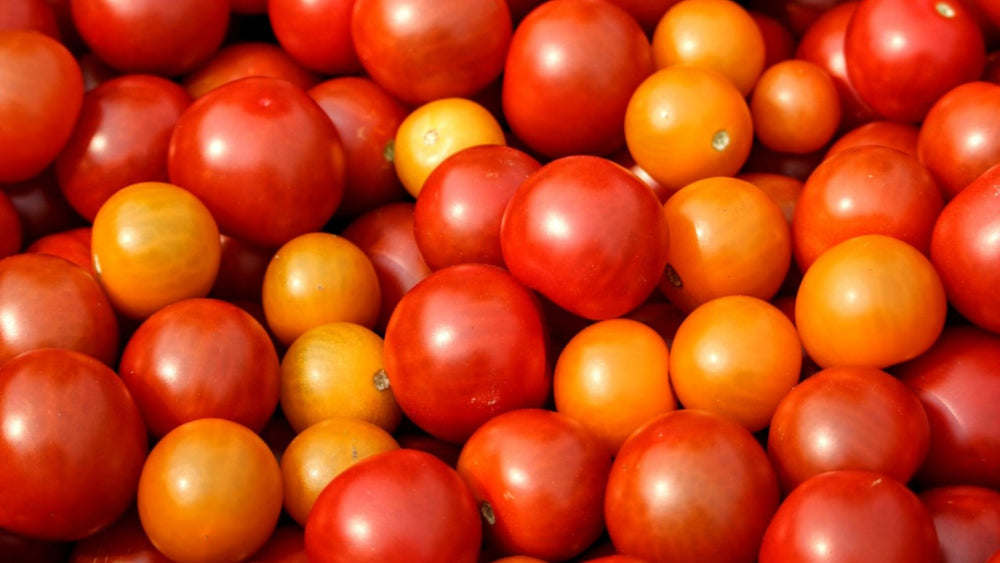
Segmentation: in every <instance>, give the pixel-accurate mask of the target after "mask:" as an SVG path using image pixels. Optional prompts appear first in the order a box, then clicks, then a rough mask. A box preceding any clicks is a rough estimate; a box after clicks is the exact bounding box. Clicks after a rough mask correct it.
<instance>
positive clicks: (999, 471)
mask: <svg viewBox="0 0 1000 563" xmlns="http://www.w3.org/2000/svg"><path fill="white" fill-rule="evenodd" d="M998 361H1000V336H997V335H996V334H993V333H989V332H986V331H983V330H980V329H978V328H975V327H971V326H963V325H958V326H949V327H947V328H945V330H944V332H943V333H942V335H941V338H940V339H939V340H938V341H937V342H936V343H935V344H934V346H933V347H931V349H930V350H928V351H927V352H925V353H924V354H921V355H920V356H919V357H917V358H915V359H913V360H911V361H909V362H907V363H905V364H902V365H900V366H898V367H896V368H894V369H893V370H892V371H893V373H894V374H895V375H896V376H898V377H899V378H900V379H901V380H903V382H904V383H906V384H907V385H909V386H910V387H912V388H913V390H914V391H916V393H917V397H919V398H920V402H921V403H923V406H924V410H926V411H927V418H928V420H929V421H930V425H931V445H930V451H929V452H928V454H927V459H926V461H925V462H924V464H923V466H922V467H921V468H920V471H919V472H918V473H917V482H918V483H919V484H921V485H923V486H925V487H936V486H942V485H979V486H984V487H991V488H994V489H996V488H1000V478H998V476H1000V454H998V452H1000V429H998V427H997V425H996V424H995V420H996V419H995V415H994V412H995V411H994V405H995V404H996V403H995V401H996V400H997V398H998V397H1000V373H998V372H997V370H996V366H997V362H998Z"/></svg>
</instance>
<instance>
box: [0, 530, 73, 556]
mask: <svg viewBox="0 0 1000 563" xmlns="http://www.w3.org/2000/svg"><path fill="white" fill-rule="evenodd" d="M72 547H73V544H72V543H70V542H55V541H46V540H40V539H36V538H28V537H25V536H22V535H18V534H15V533H13V532H8V531H6V530H2V529H0V557H2V558H3V560H4V561H32V562H33V563H65V562H66V558H67V557H69V552H70V549H71V548H72Z"/></svg>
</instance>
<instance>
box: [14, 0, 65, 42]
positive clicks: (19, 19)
mask: <svg viewBox="0 0 1000 563" xmlns="http://www.w3.org/2000/svg"><path fill="white" fill-rule="evenodd" d="M0 29H22V30H34V31H38V32H40V33H44V34H45V35H48V36H49V37H51V38H53V39H55V40H57V41H58V40H59V39H60V33H59V25H58V24H57V23H56V15H55V13H54V12H53V11H52V9H51V8H50V7H49V3H48V2H46V0H9V1H8V2H7V3H6V4H5V5H4V11H3V13H0Z"/></svg>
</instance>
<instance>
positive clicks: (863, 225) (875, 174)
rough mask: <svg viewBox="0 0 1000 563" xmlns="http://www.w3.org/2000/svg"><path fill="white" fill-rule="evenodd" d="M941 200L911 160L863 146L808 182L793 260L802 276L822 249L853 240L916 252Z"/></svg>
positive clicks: (795, 223)
mask: <svg viewBox="0 0 1000 563" xmlns="http://www.w3.org/2000/svg"><path fill="white" fill-rule="evenodd" d="M943 206H944V198H943V196H942V195H941V190H940V189H939V188H938V186H937V183H936V182H935V181H934V178H933V177H931V175H930V173H929V172H928V171H927V169H926V168H924V167H923V165H921V164H920V161H918V160H917V159H916V158H915V157H913V156H910V155H908V154H905V153H903V152H900V151H898V150H896V149H893V148H889V147H884V146H877V145H866V146H859V147H854V148H850V149H845V150H844V151H842V152H840V153H837V154H835V155H834V156H831V157H829V158H827V159H826V160H824V161H823V162H822V163H820V165H819V166H817V167H816V170H814V171H813V173H812V174H810V175H809V178H808V179H806V182H805V185H803V187H802V193H801V194H800V196H799V200H798V202H797V203H796V204H795V214H794V216H793V218H792V247H793V250H794V252H795V261H796V262H797V263H798V265H799V268H800V269H801V270H802V271H803V272H804V271H806V270H807V269H808V268H809V266H811V265H812V263H813V262H815V261H816V259H817V258H818V257H819V256H820V255H821V254H822V253H823V252H825V251H826V250H828V249H829V248H831V247H833V246H834V245H836V244H837V243H840V242H843V241H845V240H847V239H849V238H851V237H855V236H858V235H867V234H880V235H886V236H892V237H895V238H897V239H899V240H902V241H904V242H906V243H909V244H910V245H912V246H913V247H914V248H916V249H917V250H919V251H920V252H922V253H924V254H927V253H928V252H929V250H930V243H931V231H932V230H933V229H934V222H935V220H936V219H937V216H938V213H940V212H941V208H942V207H943Z"/></svg>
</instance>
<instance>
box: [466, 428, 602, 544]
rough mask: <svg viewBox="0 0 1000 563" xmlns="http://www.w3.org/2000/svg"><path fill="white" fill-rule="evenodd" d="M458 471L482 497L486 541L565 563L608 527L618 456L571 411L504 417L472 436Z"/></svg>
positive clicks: (475, 495)
mask: <svg viewBox="0 0 1000 563" xmlns="http://www.w3.org/2000/svg"><path fill="white" fill-rule="evenodd" d="M457 470H458V473H459V475H461V476H462V478H463V479H464V480H465V482H466V484H467V485H468V486H469V488H470V490H471V491H472V494H473V496H474V497H475V498H476V500H477V501H478V502H479V506H480V512H481V513H482V515H483V518H484V521H485V524H484V534H485V537H486V543H487V546H489V547H492V548H493V549H495V550H496V551H497V552H499V553H504V554H521V555H530V556H533V557H538V558H540V559H543V560H548V561H564V560H567V559H570V558H571V557H575V556H577V555H579V554H580V553H582V552H583V551H584V550H585V549H586V548H587V547H589V546H590V545H591V544H593V543H594V541H596V540H597V538H598V537H599V536H600V535H601V532H602V531H603V530H604V488H605V484H606V483H607V478H608V472H609V471H610V470H611V456H610V455H608V451H607V448H606V447H605V446H604V444H602V443H601V441H600V440H599V439H598V438H597V435H596V434H593V433H592V432H590V430H588V429H587V428H585V427H584V426H583V425H582V424H580V423H579V422H577V421H576V420H574V419H572V418H570V417H569V416H567V415H564V414H561V413H557V412H554V411H550V410H543V409H519V410H515V411H511V412H507V413H504V414H501V415H498V416H496V417H495V418H493V419H491V420H489V421H487V422H486V423H485V424H483V425H482V426H480V427H479V429H478V430H476V432H474V433H473V434H472V436H470V437H469V439H468V440H467V441H466V443H465V445H464V446H463V447H462V453H461V455H460V456H459V458H458V467H457Z"/></svg>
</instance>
